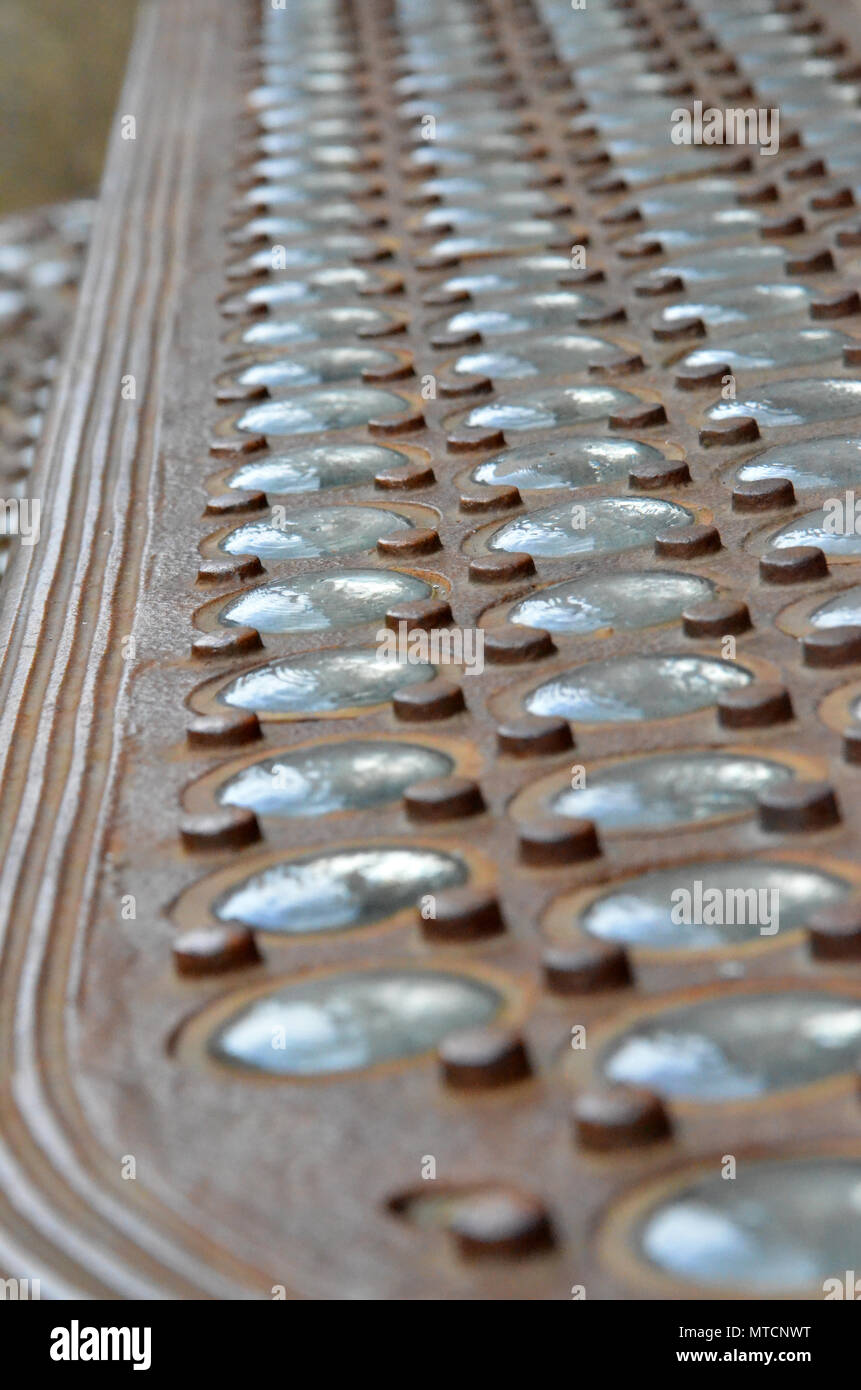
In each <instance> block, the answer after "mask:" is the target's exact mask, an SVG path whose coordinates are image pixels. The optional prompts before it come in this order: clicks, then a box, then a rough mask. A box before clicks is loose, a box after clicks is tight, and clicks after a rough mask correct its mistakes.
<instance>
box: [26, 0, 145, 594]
mask: <svg viewBox="0 0 861 1390" xmlns="http://www.w3.org/2000/svg"><path fill="white" fill-rule="evenodd" d="M135 9H136V0H0V502H2V503H3V506H2V508H0V574H2V572H3V571H4V570H5V568H6V565H7V563H8V560H9V558H10V556H11V554H12V551H13V549H14V547H15V546H16V545H17V544H18V537H17V535H16V533H15V528H14V524H13V523H11V522H10V517H9V512H8V510H7V509H6V502H7V501H8V500H9V499H12V498H19V499H20V498H26V497H28V496H29V495H30V491H31V486H30V483H29V475H30V471H31V469H32V466H33V462H34V460H35V457H36V451H37V449H38V444H39V438H40V435H41V433H42V427H43V424H44V420H45V413H46V411H47V409H48V407H49V405H50V401H51V394H52V390H53V383H54V379H55V377H56V374H57V371H58V369H59V363H60V360H61V357H62V352H63V348H64V344H65V343H66V341H67V339H68V334H69V330H70V326H71V322H72V315H73V314H74V310H75V302H76V298H77V291H78V285H79V283H80V279H81V275H82V273H83V267H84V263H85V259H86V254H87V245H88V242H89V237H90V228H91V225H92V218H93V210H94V207H95V201H94V200H95V197H96V195H97V193H98V188H99V180H100V178H101V172H102V164H103V162H104V156H105V146H106V143H107V138H108V131H109V129H110V125H111V120H112V117H113V113H114V110H115V107H116V104H117V100H118V97H119V92H120V87H121V84H122V80H123V73H124V72H125V67H126V58H127V54H128V50H129V45H130V41H131V33H132V25H133V21H134V13H135Z"/></svg>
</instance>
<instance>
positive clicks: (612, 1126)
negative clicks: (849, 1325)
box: [0, 0, 861, 1300]
mask: <svg viewBox="0 0 861 1390" xmlns="http://www.w3.org/2000/svg"><path fill="white" fill-rule="evenodd" d="M858 41H859V33H858V21H857V16H856V15H855V13H854V11H853V12H850V13H847V14H846V15H843V14H841V15H839V16H834V15H832V14H831V13H830V12H829V10H828V7H827V6H825V5H824V3H822V4H820V3H818V0H792V3H783V2H782V0H758V2H757V3H756V4H754V5H751V4H750V3H749V2H748V3H744V4H743V3H740V0H719V3H717V4H715V3H710V4H708V5H706V4H705V3H704V0H702V3H701V0H671V3H657V0H635V2H633V3H632V2H631V0H627V2H623V0H619V2H618V3H616V4H615V5H612V4H609V3H608V4H598V3H596V0H589V3H588V4H584V5H583V6H582V7H578V6H576V5H572V4H570V3H568V0H482V3H475V0H469V3H467V0H422V3H421V4H419V3H416V0H352V3H349V4H347V3H344V4H341V3H336V2H335V0H332V3H322V2H318V3H311V0H291V3H290V4H289V5H287V6H279V5H274V4H273V5H269V4H266V5H258V4H245V5H241V6H236V5H228V4H226V3H223V4H217V5H212V4H210V3H207V2H206V0H175V3H172V4H170V5H167V4H163V5H158V4H157V5H152V6H149V7H145V8H144V9H143V11H142V14H141V18H140V22H139V25H138V32H137V38H136V41H135V46H134V49H133V52H132V56H131V61H130V67H129V74H128V79H127V84H126V87H125V89H124V92H123V95H122V98H121V101H120V107H119V111H118V116H117V123H116V130H115V134H114V139H113V141H112V144H111V148H110V152H109V158H108V165H107V171H106V176H105V183H104V187H103V190H102V194H101V197H100V201H99V205H98V209H97V215H96V219H95V225H94V229H93V234H92V244H91V249H90V253H89V259H88V263H87V270H86V274H85V278H84V283H83V287H82V291H81V295H80V300H79V304H78V309H77V313H76V318H75V324H74V328H73V331H72V335H71V340H70V344H69V348H68V351H67V354H66V357H65V361H64V365H63V368H62V371H61V373H60V376H59V380H58V384H57V386H56V390H55V392H54V396H53V400H52V404H51V409H50V412H49V415H48V419H47V423H46V427H45V431H44V435H43V439H42V444H41V447H40V450H39V455H38V458H37V460H36V464H35V468H34V472H33V474H32V477H33V480H34V481H33V483H32V487H33V488H34V489H35V488H37V487H38V489H39V495H40V496H41V497H42V499H43V503H44V508H43V521H42V534H41V538H40V542H39V544H38V546H32V547H25V546H21V547H18V548H17V549H16V552H15V555H14V560H13V562H12V564H11V565H10V569H9V572H8V574H7V576H6V578H5V580H4V587H3V602H2V611H0V623H2V629H3V630H2V643H0V647H2V652H3V656H2V666H0V709H2V715H0V719H2V737H0V750H2V754H0V756H1V757H2V779H3V780H2V787H3V806H4V816H3V819H2V824H0V842H1V843H2V852H3V862H2V870H1V871H0V903H2V911H3V924H4V935H3V964H4V975H3V987H2V993H0V1030H2V1034H0V1044H2V1049H3V1052H4V1055H5V1057H6V1058H7V1065H6V1068H5V1070H4V1073H3V1082H2V1084H3V1090H2V1102H0V1113H2V1116H3V1120H4V1123H3V1126H2V1137H0V1265H2V1266H3V1269H4V1271H5V1273H6V1274H7V1275H8V1276H9V1277H10V1278H21V1277H29V1278H39V1279H40V1280H41V1282H42V1287H43V1289H44V1290H46V1291H48V1292H50V1293H51V1294H52V1295H54V1296H59V1297H66V1296H77V1295H85V1296H90V1297H96V1298H98V1297H121V1298H147V1297H161V1298H168V1299H192V1298H215V1299H269V1298H272V1297H276V1298H277V1297H282V1296H283V1297H288V1298H297V1297H298V1298H324V1299H345V1298H370V1299H428V1298H431V1299H441V1300H442V1299H445V1300H448V1299H466V1300H472V1299H476V1300H477V1299H518V1300H519V1299H523V1300H535V1299H541V1300H544V1299H547V1300H568V1299H571V1298H572V1297H573V1298H574V1299H580V1298H583V1297H585V1298H587V1299H590V1300H591V1299H609V1300H646V1299H656V1298H657V1299H669V1300H673V1299H697V1298H703V1299H707V1298H713V1297H732V1298H743V1299H757V1298H760V1297H774V1296H776V1297H785V1298H790V1299H792V1298H805V1299H810V1298H817V1297H823V1296H825V1290H826V1287H827V1281H828V1279H829V1278H832V1277H836V1278H842V1277H843V1272H844V1269H851V1268H855V1267H856V1266H855V1265H853V1264H852V1262H851V1261H852V1255H853V1251H856V1252H857V1250H858V1248H859V1241H861V1234H859V1229H858V1220H859V1218H858V1210H857V1202H855V1203H854V1205H853V1198H852V1193H853V1190H855V1191H857V1182H858V1178H859V1175H861V1130H859V1123H861V1112H859V1108H858V1099H857V1094H856V1092H857V1081H856V1075H855V1072H856V1066H857V1055H858V1052H859V1048H858V1042H859V1041H861V1039H859V1037H858V1034H859V1030H861V1003H859V1000H861V993H859V991H861V975H859V962H861V906H859V903H861V865H859V856H858V848H857V847H858V833H859V828H861V820H859V814H861V813H859V809H858V799H857V795H856V793H857V777H858V766H859V763H861V732H859V731H861V718H859V710H861V703H859V702H861V672H859V665H861V588H859V583H861V581H859V578H858V575H859V573H861V571H859V570H857V568H856V567H857V565H858V563H859V561H861V541H859V540H858V538H857V536H858V533H857V532H856V529H855V491H854V488H855V481H856V478H857V477H858V476H859V466H858V462H857V461H858V459H859V458H861V425H859V421H861V386H859V383H858V377H857V366H858V363H859V362H861V336H859V324H861V317H859V315H861V303H859V298H858V292H857V286H858V271H859V265H861V262H859V260H858V247H859V245H861V221H859V217H858V212H857V207H856V203H857V202H858V200H859V198H861V182H859V178H858V173H861V134H856V133H855V132H856V125H857V126H858V130H859V131H861V123H859V122H858V119H857V117H858V110H857V97H856V95H855V92H856V88H857V85H858V80H859V79H858V72H859V68H858V66H857V63H858V60H859V53H861V50H859V47H858ZM177 77H179V78H180V79H181V80H179V81H177ZM747 112H749V113H750V119H749V121H748V120H747V118H746V116H745V113H747ZM736 113H741V114H740V116H738V115H737V114H736ZM129 117H134V118H135V123H134V124H133V126H132V127H131V129H132V130H133V132H134V138H129V130H130V127H129V125H128V118H129ZM739 121H740V123H738V122H739ZM734 122H735V124H734ZM856 170H857V171H858V172H856ZM0 249H2V248H0ZM853 1184H854V1188H853Z"/></svg>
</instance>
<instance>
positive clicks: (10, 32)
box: [0, 0, 136, 217]
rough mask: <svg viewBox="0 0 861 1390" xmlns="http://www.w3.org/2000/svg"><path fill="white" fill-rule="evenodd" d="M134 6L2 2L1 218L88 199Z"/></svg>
mask: <svg viewBox="0 0 861 1390" xmlns="http://www.w3.org/2000/svg"><path fill="white" fill-rule="evenodd" d="M135 9H136V0H0V217H3V216H5V215H6V214H7V213H10V212H17V211H21V210H24V209H26V208H34V207H38V206H39V205H40V204H43V203H53V202H59V201H61V200H65V199H69V198H82V197H92V196H93V195H94V194H95V193H96V191H97V189H98V184H99V177H100V174H101V169H102V161H103V158H104V151H105V142H106V139H107V134H108V127H109V125H110V120H111V116H112V115H113V111H114V107H115V106H116V102H117V98H118V96H119V90H120V85H121V82H122V77H123V73H124V71H125V66H126V57H127V54H128V49H129V43H130V39H131V32H132V24H133V21H134V12H135Z"/></svg>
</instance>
